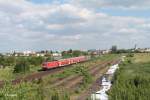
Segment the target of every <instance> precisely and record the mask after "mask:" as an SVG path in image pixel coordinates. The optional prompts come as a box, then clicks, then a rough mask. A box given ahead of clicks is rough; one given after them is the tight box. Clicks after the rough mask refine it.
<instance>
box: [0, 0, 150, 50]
mask: <svg viewBox="0 0 150 100" xmlns="http://www.w3.org/2000/svg"><path fill="white" fill-rule="evenodd" d="M90 2H91V3H90ZM93 2H95V3H97V4H98V5H101V6H103V4H104V3H106V4H107V2H106V1H102V2H99V1H95V0H94V1H93ZM78 3H80V2H78ZM80 4H81V5H82V3H80ZM89 4H92V5H94V3H92V1H89ZM129 4H130V3H129ZM110 5H111V6H113V4H111V3H110ZM118 5H119V4H118ZM130 5H131V4H130ZM121 6H123V5H121ZM0 20H1V21H0V27H1V28H0V46H1V47H3V48H1V51H2V50H12V49H18V48H19V49H20V50H24V49H28V48H29V49H35V50H41V49H52V48H55V49H65V48H75V49H76V48H77V49H79V48H88V49H90V48H109V47H110V46H111V45H113V44H117V45H119V46H120V47H131V46H132V45H134V43H141V44H140V45H142V46H147V45H148V44H147V42H148V41H149V39H148V37H149V33H148V31H149V25H150V20H149V19H144V18H136V17H119V16H111V15H107V14H105V13H101V12H95V11H93V10H91V9H88V7H87V8H85V7H84V6H80V7H79V6H76V5H73V4H72V3H67V4H59V3H56V4H44V5H40V4H38V5H37V4H34V3H31V2H28V1H24V0H13V2H12V0H7V1H6V0H1V1H0ZM140 39H141V40H142V42H141V40H140ZM143 44H144V45H143ZM4 46H5V47H4Z"/></svg>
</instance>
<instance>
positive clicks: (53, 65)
mask: <svg viewBox="0 0 150 100" xmlns="http://www.w3.org/2000/svg"><path fill="white" fill-rule="evenodd" d="M89 59H90V57H88V56H80V57H73V58H68V59H61V60H58V61H51V62H44V63H43V64H42V68H43V69H44V70H46V69H52V68H57V67H61V66H66V65H71V64H74V63H79V62H83V61H87V60H89Z"/></svg>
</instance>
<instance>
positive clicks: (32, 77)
mask: <svg viewBox="0 0 150 100" xmlns="http://www.w3.org/2000/svg"><path fill="white" fill-rule="evenodd" d="M107 63H108V62H107ZM96 66H98V65H95V67H94V70H97V67H96ZM66 67H69V66H66ZM66 67H60V68H56V69H52V70H48V71H41V72H37V73H33V74H31V75H28V76H26V77H24V78H22V77H21V78H18V79H15V80H12V84H13V85H16V84H19V83H21V82H23V81H25V82H26V81H29V82H30V81H33V80H35V79H41V78H42V77H44V76H47V75H51V74H56V73H61V72H63V71H64V70H63V69H64V68H66ZM92 68H93V67H92ZM92 68H90V69H88V71H89V70H91V69H92ZM93 72H94V71H93ZM78 77H79V76H76V77H73V76H72V77H69V78H68V79H67V80H68V81H71V80H75V79H76V80H78ZM80 80H82V79H80ZM58 81H62V82H60V83H59V84H58V83H57V82H58ZM55 82H56V85H55V86H57V85H61V84H64V83H65V82H64V79H61V80H60V79H58V80H56V81H55ZM4 84H5V82H4V81H0V87H2V86H3V85H4Z"/></svg>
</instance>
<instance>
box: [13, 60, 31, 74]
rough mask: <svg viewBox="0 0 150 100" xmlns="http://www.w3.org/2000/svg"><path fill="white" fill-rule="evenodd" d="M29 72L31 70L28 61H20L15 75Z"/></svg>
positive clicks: (16, 66)
mask: <svg viewBox="0 0 150 100" xmlns="http://www.w3.org/2000/svg"><path fill="white" fill-rule="evenodd" d="M29 70H30V67H29V63H28V62H27V60H26V59H20V60H19V61H18V62H17V63H16V65H15V67H14V73H21V72H24V73H25V72H27V71H29Z"/></svg>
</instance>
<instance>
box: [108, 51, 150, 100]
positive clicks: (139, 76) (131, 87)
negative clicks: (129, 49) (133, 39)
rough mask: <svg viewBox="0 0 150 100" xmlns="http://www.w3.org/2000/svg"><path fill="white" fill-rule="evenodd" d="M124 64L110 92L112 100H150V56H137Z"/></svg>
mask: <svg viewBox="0 0 150 100" xmlns="http://www.w3.org/2000/svg"><path fill="white" fill-rule="evenodd" d="M127 59H128V60H131V62H130V63H129V62H128V61H126V62H124V63H122V64H121V65H120V69H119V70H118V71H117V73H116V74H115V77H114V79H115V80H114V84H113V86H112V89H111V90H110V91H109V98H110V100H150V84H149V83H150V62H149V61H150V55H149V54H148V55H147V54H135V55H134V57H129V58H127Z"/></svg>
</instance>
